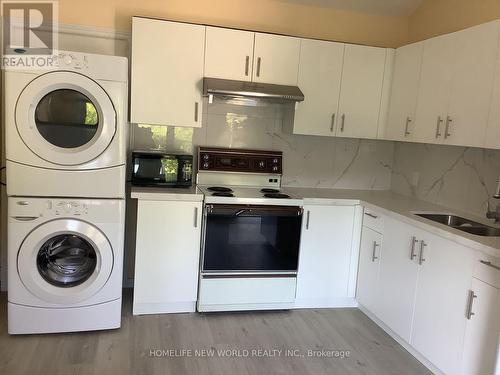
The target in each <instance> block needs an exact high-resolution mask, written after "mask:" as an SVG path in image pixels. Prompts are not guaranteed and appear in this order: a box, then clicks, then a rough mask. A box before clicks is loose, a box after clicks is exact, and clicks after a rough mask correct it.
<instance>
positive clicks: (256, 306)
mask: <svg viewBox="0 0 500 375" xmlns="http://www.w3.org/2000/svg"><path fill="white" fill-rule="evenodd" d="M293 308H294V305H293V302H292V303H288V302H285V303H238V304H227V305H222V304H213V305H208V304H200V303H198V311H199V312H219V311H254V310H291V309H293Z"/></svg>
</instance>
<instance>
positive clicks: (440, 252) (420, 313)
mask: <svg viewBox="0 0 500 375" xmlns="http://www.w3.org/2000/svg"><path fill="white" fill-rule="evenodd" d="M422 240H423V241H425V244H426V245H427V246H424V247H423V253H422V254H421V255H420V256H419V258H420V257H422V261H421V263H422V265H421V266H420V269H419V276H418V283H417V293H416V298H415V313H414V319H413V327H412V337H411V341H410V343H411V344H412V346H413V347H414V348H415V349H416V350H418V351H419V352H420V353H422V355H423V356H424V357H425V358H427V359H428V360H429V361H430V362H432V363H433V364H434V365H435V366H436V367H437V368H439V369H440V370H441V371H443V372H444V373H446V374H459V373H460V369H461V363H462V354H463V345H464V335H465V325H466V318H465V310H466V306H467V300H468V298H467V297H468V292H469V289H470V287H471V281H472V269H473V262H474V252H473V251H472V250H471V249H468V248H466V247H463V246H460V245H458V244H456V243H454V242H451V241H449V240H445V239H443V238H441V237H437V236H434V235H430V234H427V233H426V236H425V237H424V238H423V239H422Z"/></svg>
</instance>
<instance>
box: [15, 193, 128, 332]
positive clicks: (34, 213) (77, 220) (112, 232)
mask: <svg viewBox="0 0 500 375" xmlns="http://www.w3.org/2000/svg"><path fill="white" fill-rule="evenodd" d="M8 209H9V217H8V331H9V333H10V334H28V333H50V332H70V331H89V330H98V329H111V328H119V327H120V323H121V303H122V299H121V296H122V269H123V266H122V265H123V230H124V217H125V201H124V200H118V199H117V200H115V199H92V200H88V199H47V198H15V197H9V198H8Z"/></svg>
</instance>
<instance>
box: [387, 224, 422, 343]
mask: <svg viewBox="0 0 500 375" xmlns="http://www.w3.org/2000/svg"><path fill="white" fill-rule="evenodd" d="M419 237H420V231H418V230H416V229H415V228H414V227H413V226H411V225H408V224H405V223H402V222H400V221H397V220H392V219H390V218H386V221H385V230H384V254H383V257H382V258H381V260H380V275H379V290H380V293H379V303H380V308H379V318H380V320H382V321H383V322H384V323H385V324H386V325H387V326H388V327H389V328H391V329H392V330H393V331H394V332H396V333H397V334H398V335H399V336H401V338H403V339H404V340H405V341H407V342H409V341H410V334H411V324H412V319H413V309H414V303H415V291H416V288H417V275H418V263H417V259H416V257H417V254H418V243H417V242H418V240H417V239H418V238H419Z"/></svg>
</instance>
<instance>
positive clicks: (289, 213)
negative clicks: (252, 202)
mask: <svg viewBox="0 0 500 375" xmlns="http://www.w3.org/2000/svg"><path fill="white" fill-rule="evenodd" d="M302 212H303V210H302V209H300V208H295V209H293V208H292V209H289V208H283V209H277V208H272V209H265V208H260V207H259V208H254V207H248V208H241V207H238V208H231V209H227V208H225V209H224V208H222V209H221V208H219V209H218V208H217V207H213V208H212V209H211V210H210V211H208V212H207V216H209V217H210V216H237V217H255V216H279V217H297V216H301V215H302Z"/></svg>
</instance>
